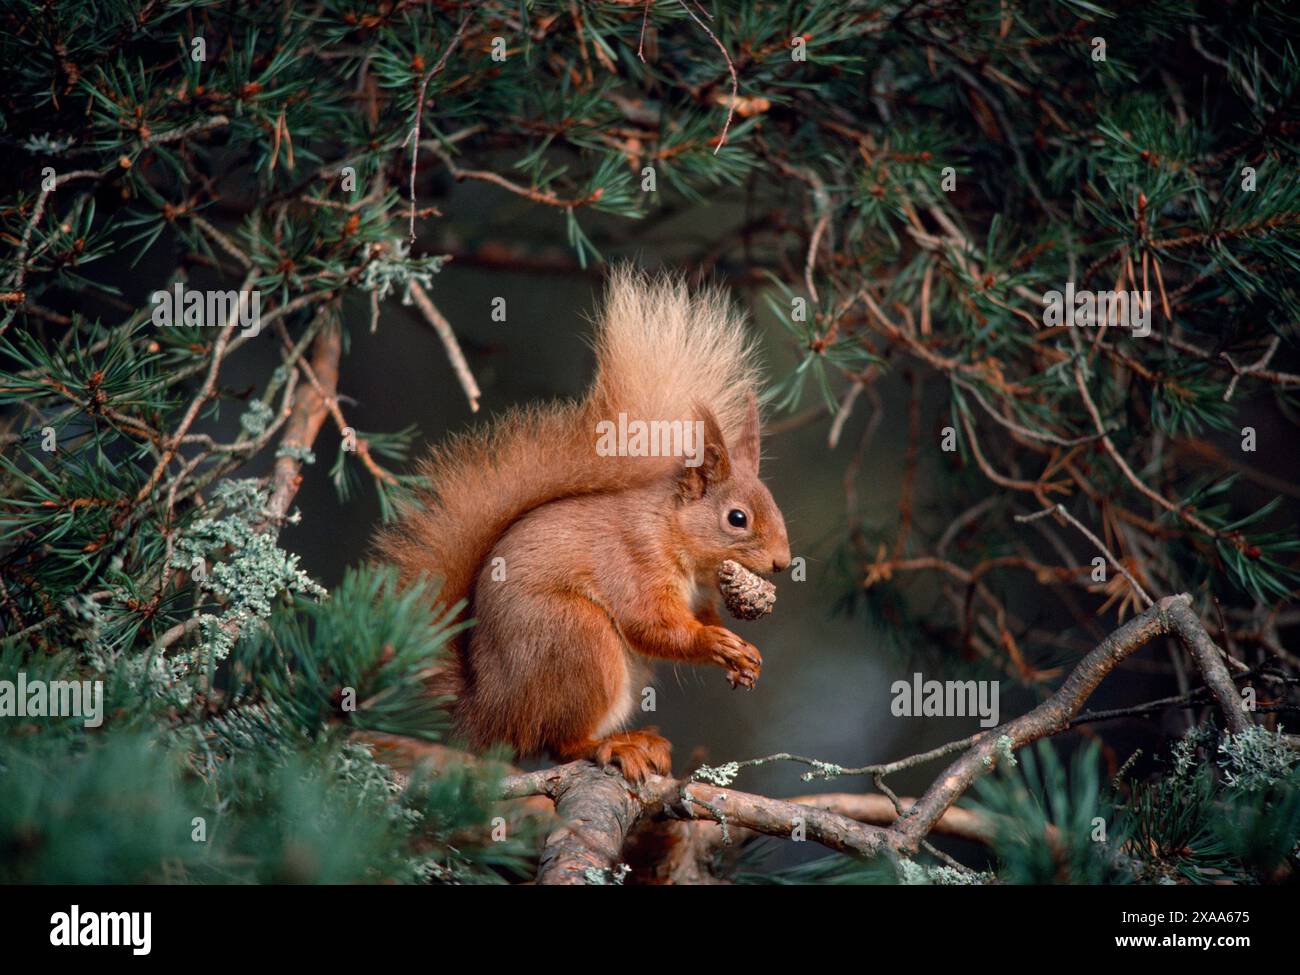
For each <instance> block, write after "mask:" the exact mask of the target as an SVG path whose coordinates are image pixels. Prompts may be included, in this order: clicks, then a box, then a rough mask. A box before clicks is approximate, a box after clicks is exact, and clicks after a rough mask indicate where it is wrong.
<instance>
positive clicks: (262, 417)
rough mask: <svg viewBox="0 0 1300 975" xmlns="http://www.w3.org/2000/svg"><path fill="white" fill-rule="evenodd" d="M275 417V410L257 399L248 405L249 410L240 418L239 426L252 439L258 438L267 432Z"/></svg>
mask: <svg viewBox="0 0 1300 975" xmlns="http://www.w3.org/2000/svg"><path fill="white" fill-rule="evenodd" d="M274 416H275V411H274V410H272V409H271V408H270V407H269V406H267V405H266V404H265V403H263V402H262V401H261V400H260V399H255V400H253V401H252V402H251V403H249V404H248V409H246V410H245V411H244V412H243V414H242V415H241V416H240V417H239V426H240V429H242V430H243V431H244V433H246V434H248V435H249V436H250V437H257V436H260V435H261V434H262V433H264V432H265V431H266V428H267V426H268V425H269V424H270V422H271V418H272V417H274Z"/></svg>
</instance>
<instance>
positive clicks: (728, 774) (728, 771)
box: [691, 762, 740, 786]
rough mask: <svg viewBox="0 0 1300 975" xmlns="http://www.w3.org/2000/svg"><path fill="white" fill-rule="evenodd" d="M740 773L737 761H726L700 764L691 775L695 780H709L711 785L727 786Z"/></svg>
mask: <svg viewBox="0 0 1300 975" xmlns="http://www.w3.org/2000/svg"><path fill="white" fill-rule="evenodd" d="M739 774H740V763H739V762H727V763H726V764H725V765H718V766H716V767H715V766H712V765H701V766H700V767H699V768H697V769H696V770H695V772H694V773H693V774H692V775H691V778H692V779H693V780H694V781H696V782H711V783H712V784H713V785H720V786H728V785H731V783H732V782H734V781H736V776H737V775H739Z"/></svg>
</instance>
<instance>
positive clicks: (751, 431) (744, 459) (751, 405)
mask: <svg viewBox="0 0 1300 975" xmlns="http://www.w3.org/2000/svg"><path fill="white" fill-rule="evenodd" d="M746 399H747V406H746V409H745V425H744V426H742V427H741V428H740V435H739V436H737V437H736V443H735V446H733V447H732V448H731V460H732V462H733V463H734V464H735V465H736V467H737V468H738V469H740V470H743V471H748V472H749V473H751V474H757V473H758V455H759V451H760V449H761V448H760V445H759V437H760V433H759V419H758V397H757V396H755V395H754V394H753V393H752V392H751V393H750V394H749V395H748V397H746Z"/></svg>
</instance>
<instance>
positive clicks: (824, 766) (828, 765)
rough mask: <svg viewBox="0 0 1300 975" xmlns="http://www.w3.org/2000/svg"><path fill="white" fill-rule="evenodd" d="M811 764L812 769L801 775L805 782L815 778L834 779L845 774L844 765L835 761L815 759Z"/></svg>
mask: <svg viewBox="0 0 1300 975" xmlns="http://www.w3.org/2000/svg"><path fill="white" fill-rule="evenodd" d="M811 764H812V769H811V770H810V771H807V772H805V773H803V775H802V776H800V778H802V779H803V780H804V781H805V782H811V781H813V780H814V779H833V778H836V777H837V776H841V775H843V774H844V766H843V765H836V764H835V763H834V762H823V761H820V760H818V759H813V761H812V763H811Z"/></svg>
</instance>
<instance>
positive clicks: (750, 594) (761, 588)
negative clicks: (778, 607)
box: [718, 559, 776, 620]
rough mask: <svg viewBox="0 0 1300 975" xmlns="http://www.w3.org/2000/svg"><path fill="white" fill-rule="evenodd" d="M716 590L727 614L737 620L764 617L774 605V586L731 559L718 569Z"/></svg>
mask: <svg viewBox="0 0 1300 975" xmlns="http://www.w3.org/2000/svg"><path fill="white" fill-rule="evenodd" d="M718 589H719V590H720V591H721V592H722V601H723V602H724V603H726V604H727V610H728V612H730V613H731V615H732V616H734V617H735V618H736V619H738V620H756V619H758V618H759V617H762V616H766V615H767V614H768V613H770V612H772V607H773V606H774V605H775V604H776V586H774V585H773V584H772V583H770V582H768V581H767V580H766V579H764V578H762V577H761V576H756V575H754V573H752V572H750V571H749V570H748V569H746V568H745V567H744V566H743V565H741V564H740V563H739V562H733V561H731V559H727V561H725V562H723V563H722V565H721V566H720V567H719V569H718Z"/></svg>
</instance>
